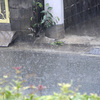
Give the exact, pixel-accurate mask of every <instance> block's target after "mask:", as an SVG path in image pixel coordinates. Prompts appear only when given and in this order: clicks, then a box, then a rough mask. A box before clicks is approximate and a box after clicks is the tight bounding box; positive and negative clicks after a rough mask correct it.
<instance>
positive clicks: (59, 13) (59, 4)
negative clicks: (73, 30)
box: [45, 0, 64, 24]
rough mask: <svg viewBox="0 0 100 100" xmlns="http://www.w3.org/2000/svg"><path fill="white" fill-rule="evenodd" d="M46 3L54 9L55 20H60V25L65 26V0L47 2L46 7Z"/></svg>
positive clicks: (48, 0)
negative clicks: (57, 18)
mask: <svg viewBox="0 0 100 100" xmlns="http://www.w3.org/2000/svg"><path fill="white" fill-rule="evenodd" d="M46 3H49V5H50V7H53V10H52V14H53V16H54V18H55V17H59V18H60V21H59V22H58V24H64V10H63V0H45V5H46ZM45 9H46V8H45Z"/></svg>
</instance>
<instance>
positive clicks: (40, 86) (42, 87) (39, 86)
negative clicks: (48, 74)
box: [37, 85, 46, 91]
mask: <svg viewBox="0 0 100 100" xmlns="http://www.w3.org/2000/svg"><path fill="white" fill-rule="evenodd" d="M45 88H46V86H42V85H38V87H37V89H38V90H39V91H41V90H43V89H45Z"/></svg>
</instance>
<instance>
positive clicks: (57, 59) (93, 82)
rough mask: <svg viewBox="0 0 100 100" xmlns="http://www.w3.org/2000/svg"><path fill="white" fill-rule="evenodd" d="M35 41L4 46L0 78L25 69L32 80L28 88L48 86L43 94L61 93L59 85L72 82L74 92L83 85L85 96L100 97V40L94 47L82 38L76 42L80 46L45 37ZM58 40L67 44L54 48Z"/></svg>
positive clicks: (23, 71) (0, 64)
mask: <svg viewBox="0 0 100 100" xmlns="http://www.w3.org/2000/svg"><path fill="white" fill-rule="evenodd" d="M78 38H79V37H78ZM90 38H91V37H90ZM97 38H99V37H97ZM28 39H29V40H28ZM32 39H34V38H33V37H32V36H30V38H27V41H18V40H17V41H15V42H13V43H12V44H11V45H10V46H9V47H0V76H2V75H3V74H4V73H10V74H11V73H12V75H14V74H15V73H14V71H12V67H13V66H15V67H17V66H23V67H22V77H23V78H25V79H26V77H29V78H28V79H27V83H25V85H26V86H27V85H36V86H37V85H38V84H40V82H41V84H42V85H44V86H46V87H47V89H46V90H44V91H43V94H52V93H53V92H54V91H55V92H59V88H58V85H57V84H58V83H70V82H71V80H73V85H72V89H74V90H75V88H77V87H78V86H80V85H81V87H80V88H79V91H80V92H81V93H88V94H89V93H97V94H100V77H99V76H100V45H99V39H98V41H96V39H95V41H96V42H98V44H90V42H91V41H92V40H91V39H90V42H89V39H88V40H87V39H86V40H87V41H88V42H89V43H88V42H86V41H83V40H81V39H82V37H80V39H76V40H77V43H75V42H73V43H67V41H68V40H70V39H68V38H64V39H61V40H54V39H47V37H43V36H41V37H38V38H36V39H35V40H32ZM67 39H68V40H67ZM65 40H66V41H65ZM73 40H74V41H75V38H74V37H73ZM79 40H80V41H79ZM55 41H63V42H64V44H63V45H62V46H61V45H52V42H55ZM82 41H83V42H82ZM69 42H70V41H69ZM96 42H94V43H96Z"/></svg>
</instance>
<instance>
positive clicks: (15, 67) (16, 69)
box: [13, 66, 22, 70]
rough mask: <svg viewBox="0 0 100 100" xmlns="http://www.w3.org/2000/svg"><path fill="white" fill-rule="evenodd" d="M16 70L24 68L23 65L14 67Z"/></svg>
mask: <svg viewBox="0 0 100 100" xmlns="http://www.w3.org/2000/svg"><path fill="white" fill-rule="evenodd" d="M13 68H14V69H15V70H20V69H21V68H22V66H19V67H13Z"/></svg>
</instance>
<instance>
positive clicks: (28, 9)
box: [9, 0, 33, 31]
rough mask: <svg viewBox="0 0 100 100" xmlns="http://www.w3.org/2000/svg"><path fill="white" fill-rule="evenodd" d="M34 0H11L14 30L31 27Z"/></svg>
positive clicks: (11, 17) (12, 26)
mask: <svg viewBox="0 0 100 100" xmlns="http://www.w3.org/2000/svg"><path fill="white" fill-rule="evenodd" d="M32 1H33V0H9V9H10V22H11V29H12V30H14V31H15V30H17V31H19V30H27V29H28V28H29V27H30V17H31V16H32Z"/></svg>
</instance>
